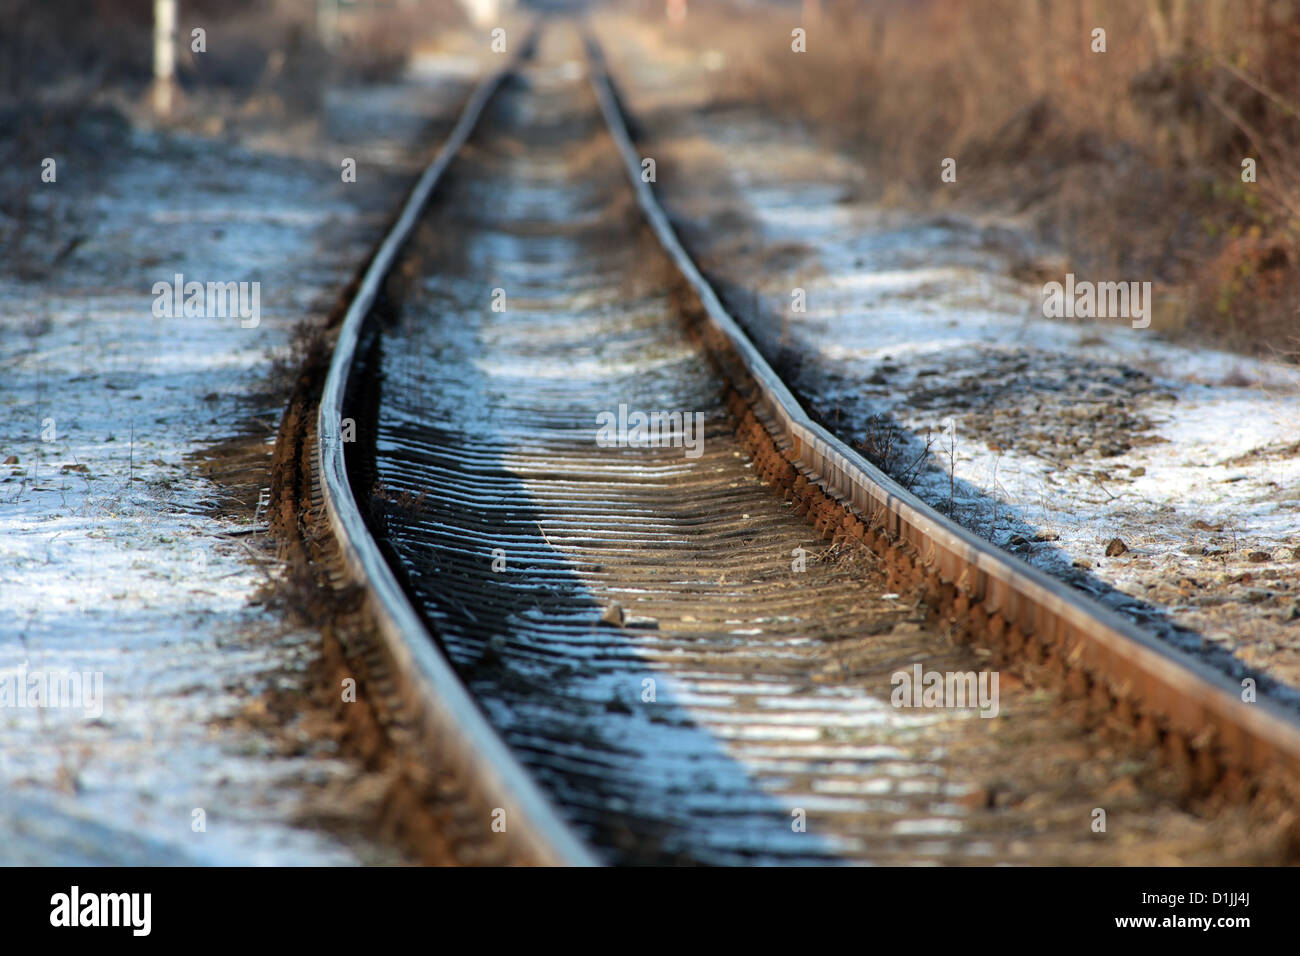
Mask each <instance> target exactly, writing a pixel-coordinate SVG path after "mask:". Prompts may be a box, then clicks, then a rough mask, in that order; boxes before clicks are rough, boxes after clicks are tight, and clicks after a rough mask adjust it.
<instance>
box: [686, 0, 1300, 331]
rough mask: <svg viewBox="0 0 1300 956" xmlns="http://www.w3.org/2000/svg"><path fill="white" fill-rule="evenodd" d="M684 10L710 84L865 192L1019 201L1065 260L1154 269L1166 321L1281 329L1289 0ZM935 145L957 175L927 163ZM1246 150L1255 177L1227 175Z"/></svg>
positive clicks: (997, 204)
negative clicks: (833, 155) (714, 58)
mask: <svg viewBox="0 0 1300 956" xmlns="http://www.w3.org/2000/svg"><path fill="white" fill-rule="evenodd" d="M812 6H814V5H813V4H806V5H805V7H806V8H811V7H812ZM692 16H693V17H694V18H695V19H694V22H693V30H692V33H693V34H694V35H695V36H696V37H699V38H700V40H699V42H700V43H701V45H704V44H707V45H708V46H711V47H718V46H721V47H723V48H724V49H725V52H726V53H727V57H728V62H730V63H732V64H734V65H735V66H734V69H733V70H732V71H731V77H730V79H731V84H732V85H731V86H730V87H729V88H727V89H720V90H719V93H718V95H719V97H720V98H735V97H744V98H747V99H749V100H754V99H757V101H758V103H759V104H760V105H761V106H762V107H763V108H765V109H771V110H774V111H777V112H780V113H784V114H786V115H789V116H792V117H797V118H800V119H802V120H803V121H805V122H806V123H807V124H808V126H809V127H810V128H811V129H812V130H813V131H815V132H817V133H819V134H821V135H823V136H825V137H827V138H829V139H832V140H834V142H835V144H836V145H837V146H839V147H841V148H845V149H847V150H848V151H850V152H851V153H853V154H854V155H855V156H857V157H858V158H860V159H861V160H862V161H863V162H864V163H865V164H866V165H867V167H868V168H869V169H870V170H871V171H872V173H873V181H874V182H875V183H877V184H878V187H877V190H876V197H875V198H878V199H883V200H885V201H892V202H903V203H908V204H922V205H928V206H936V207H941V206H949V205H956V206H965V207H967V208H978V209H981V210H994V211H1000V212H1008V213H1013V214H1018V215H1024V216H1026V217H1027V218H1028V220H1029V221H1030V222H1031V223H1032V224H1033V225H1034V226H1035V227H1036V228H1037V229H1038V230H1039V231H1040V232H1041V234H1042V235H1044V236H1045V237H1046V238H1048V239H1049V240H1051V241H1052V242H1054V243H1057V244H1059V246H1060V247H1061V248H1063V249H1064V250H1065V251H1066V252H1067V253H1068V255H1069V257H1070V259H1071V260H1072V261H1071V267H1072V268H1076V269H1079V270H1085V271H1090V272H1094V273H1098V274H1104V275H1106V276H1108V277H1109V276H1114V277H1116V278H1119V277H1123V278H1140V279H1151V280H1153V281H1155V282H1156V283H1157V285H1158V286H1159V287H1160V288H1162V289H1163V294H1162V297H1161V298H1162V300H1163V302H1164V308H1163V309H1162V312H1163V314H1158V315H1157V322H1158V323H1161V324H1163V325H1165V326H1166V327H1167V328H1168V327H1184V328H1186V329H1187V330H1188V331H1190V332H1192V333H1195V334H1197V335H1200V336H1202V337H1211V338H1213V339H1214V340H1215V341H1217V342H1220V343H1223V344H1228V345H1231V346H1233V347H1235V348H1239V349H1243V350H1246V351H1273V352H1278V351H1287V350H1293V349H1294V343H1295V336H1296V334H1297V332H1296V330H1297V328H1298V327H1300V322H1298V320H1297V316H1296V311H1295V306H1294V304H1293V303H1294V302H1295V301H1296V293H1297V292H1300V277H1298V276H1297V269H1296V267H1297V264H1300V123H1298V122H1297V109H1298V108H1300V9H1298V8H1297V5H1296V4H1295V3H1293V2H1290V0H1147V2H1143V3H1133V2H1131V0H979V2H962V0H875V2H872V3H870V4H865V3H855V2H850V0H822V2H821V3H820V16H817V17H813V16H811V15H810V14H801V13H800V10H799V8H798V7H796V6H794V5H787V6H786V7H784V8H783V9H775V8H771V7H767V8H762V7H754V6H752V5H743V6H737V7H734V8H731V9H727V8H726V7H723V8H717V7H715V8H712V9H711V11H710V12H707V13H706V12H704V11H703V10H698V11H695V12H693V13H692ZM708 18H714V22H713V23H712V24H710V23H708V22H706V20H707V19H708ZM805 20H806V22H804V21H805ZM795 26H802V27H804V28H806V29H807V33H808V41H807V43H808V52H807V53H805V54H802V55H799V54H793V53H792V52H791V49H790V44H791V35H790V31H791V29H792V28H793V27H795ZM1095 28H1103V29H1104V30H1105V31H1106V34H1105V44H1106V49H1105V52H1104V53H1102V52H1094V50H1093V48H1092V47H1093V43H1094V36H1093V30H1094V29H1095ZM945 157H953V158H955V159H956V160H957V164H958V182H957V184H956V185H953V184H945V183H942V182H941V181H940V164H941V161H942V160H943V159H944V158H945ZM1246 158H1253V159H1255V160H1256V161H1257V176H1258V181H1257V182H1256V183H1243V182H1242V178H1241V177H1242V161H1243V159H1246Z"/></svg>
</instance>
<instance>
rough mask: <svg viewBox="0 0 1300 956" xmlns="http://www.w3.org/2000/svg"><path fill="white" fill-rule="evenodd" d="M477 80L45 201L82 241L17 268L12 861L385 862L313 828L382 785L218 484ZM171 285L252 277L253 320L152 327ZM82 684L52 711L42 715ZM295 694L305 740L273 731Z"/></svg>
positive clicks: (424, 86) (119, 148) (357, 841)
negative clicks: (214, 463) (312, 676)
mask: <svg viewBox="0 0 1300 956" xmlns="http://www.w3.org/2000/svg"><path fill="white" fill-rule="evenodd" d="M478 69H479V64H478V63H476V62H475V61H474V60H466V59H458V58H451V57H443V58H438V59H430V60H426V61H422V62H421V63H420V64H419V68H418V69H416V70H413V71H412V73H411V75H410V76H409V77H408V78H407V80H406V81H404V82H402V83H399V84H393V85H390V86H384V87H371V88H367V89H365V90H338V91H335V92H334V93H333V94H332V95H331V97H330V101H329V102H330V107H329V111H328V114H327V118H328V123H326V124H325V128H326V131H325V132H322V133H317V134H316V135H309V136H306V137H304V136H301V135H299V136H296V137H283V136H277V135H275V134H271V133H264V134H262V135H258V136H255V137H251V138H245V139H244V140H243V142H242V143H240V142H232V141H229V140H223V139H219V138H217V139H207V138H198V137H194V136H189V135H179V134H177V135H172V134H166V133H159V132H153V131H148V130H143V129H136V130H133V131H131V132H130V133H129V134H128V135H126V136H125V138H124V139H123V140H122V141H121V142H120V143H118V144H116V146H115V147H114V152H113V153H112V154H111V155H108V156H99V157H96V158H95V161H96V162H98V163H100V164H101V167H102V168H101V175H100V176H99V177H98V178H97V184H98V186H100V187H102V188H96V189H94V190H93V191H91V190H90V189H88V188H87V187H86V186H85V185H84V184H82V183H79V182H78V175H77V173H78V170H79V168H82V169H84V168H85V167H87V166H89V165H91V162H92V160H91V157H89V156H77V155H73V156H66V157H63V156H61V157H59V162H60V167H59V177H58V181H57V183H56V184H51V185H45V186H42V185H39V184H38V185H37V186H36V187H35V188H36V189H37V190H40V189H46V190H55V189H58V190H67V191H68V193H65V194H64V195H63V196H62V197H60V201H61V202H62V203H63V204H64V205H65V206H66V205H67V204H69V203H71V205H73V206H74V207H75V208H76V209H77V214H76V215H75V217H74V218H75V220H76V221H77V223H78V228H79V229H80V230H82V232H83V233H84V235H83V238H82V240H81V242H80V244H79V245H77V246H76V249H75V252H73V253H72V254H71V255H70V256H68V257H66V258H65V259H64V260H63V261H62V262H61V263H60V264H58V265H57V266H56V267H54V268H53V270H52V271H51V272H50V273H49V274H48V275H47V276H46V277H44V278H43V279H41V280H39V281H36V280H30V279H20V278H17V277H15V276H13V275H11V274H9V273H6V272H5V271H4V270H3V268H2V267H0V409H3V413H4V414H3V419H2V420H0V461H6V463H5V464H3V465H0V609H2V611H0V794H2V795H3V796H0V863H41V864H54V863H59V864H79V863H155V864H157V863H205V864H208V863H210V864H264V863H275V864H305V863H313V864H324V863H331V864H332V863H350V862H358V861H372V862H373V861H384V860H390V859H393V858H394V857H393V854H392V851H391V850H386V849H384V848H382V847H377V846H373V845H370V844H369V843H368V842H367V841H365V840H364V839H363V838H361V837H359V836H357V835H355V834H353V835H347V834H346V833H343V832H338V833H336V832H335V831H334V830H333V829H332V828H331V827H329V826H316V827H313V828H311V829H308V828H306V827H305V826H304V825H303V824H304V820H307V819H309V818H310V819H313V820H316V821H320V820H322V819H325V820H331V819H332V820H340V819H344V818H346V817H347V816H348V812H349V810H350V809H351V808H355V805H356V801H357V800H358V799H361V797H359V795H358V794H359V792H360V791H364V790H365V785H364V782H359V781H358V779H357V778H359V777H360V776H362V775H361V773H360V771H359V770H358V768H357V767H355V766H354V765H352V764H350V763H347V762H345V761H343V760H341V759H339V758H338V757H337V756H336V755H335V754H334V753H333V752H332V750H331V749H330V745H329V743H328V739H329V738H328V735H322V734H320V733H318V732H314V731H318V730H319V728H314V727H313V726H311V724H310V720H311V719H312V717H311V714H310V710H311V709H310V708H309V707H308V706H306V701H305V700H304V699H303V692H304V689H305V687H306V686H307V679H306V673H307V671H308V669H309V667H310V666H311V664H312V662H313V661H314V660H315V658H316V654H317V644H318V640H317V638H316V637H315V635H313V634H311V633H307V632H304V631H302V630H297V629H294V628H291V627H288V626H287V625H286V624H285V623H284V621H283V615H282V614H280V613H278V612H276V611H274V610H272V609H270V608H267V607H265V606H263V603H262V602H263V599H264V597H265V596H266V595H267V594H268V593H269V589H268V588H267V587H266V586H267V585H268V584H269V583H271V580H272V578H273V576H274V575H276V574H277V573H278V571H277V569H276V565H275V563H274V560H273V558H274V554H273V553H270V552H269V548H268V544H267V540H266V538H265V531H266V522H265V519H264V516H263V515H262V514H261V513H260V509H257V508H256V507H253V508H245V507H244V506H243V505H244V503H242V502H238V501H231V500H227V499H226V497H225V495H226V492H225V491H224V490H223V488H222V486H219V485H217V484H214V483H212V482H210V481H208V480H206V479H205V478H204V477H202V475H201V474H200V471H201V468H200V464H201V461H202V459H203V457H204V456H203V452H204V450H205V449H206V448H208V447H210V446H212V445H213V444H214V443H216V442H218V441H221V440H226V439H231V438H235V437H237V436H239V435H241V434H249V433H252V434H256V435H264V436H265V440H266V441H267V442H268V443H269V442H270V441H271V440H272V439H273V434H274V427H275V425H276V422H277V420H278V416H279V412H280V408H279V407H278V404H277V399H276V397H275V395H274V394H272V393H270V392H269V391H268V386H267V371H268V367H269V365H270V360H271V358H272V357H273V356H276V355H281V354H283V353H284V352H285V349H286V346H287V344H288V342H289V333H290V330H291V329H292V327H293V325H294V324H295V323H296V322H297V321H298V320H299V319H301V318H303V317H306V316H310V315H320V314H321V313H322V312H323V311H324V310H326V309H327V308H328V306H329V304H330V303H331V302H332V300H333V298H334V296H336V295H337V293H338V291H339V290H340V289H341V288H342V286H343V285H344V284H345V283H346V282H347V280H348V279H349V278H350V276H351V274H352V272H353V270H354V269H355V268H356V266H357V265H358V263H359V262H360V261H361V259H362V257H363V256H364V254H365V252H366V250H367V249H368V248H369V245H370V244H371V243H372V242H374V241H375V239H376V238H377V236H378V233H379V230H380V228H381V227H382V225H383V224H384V222H385V221H386V220H387V218H388V216H389V215H390V211H391V209H392V208H393V204H394V203H395V201H396V200H397V198H398V196H399V193H398V190H399V188H400V187H402V186H403V185H404V184H405V183H406V182H407V180H408V176H409V174H410V173H411V171H412V170H413V169H414V168H415V167H414V165H413V163H414V160H416V159H417V158H418V156H419V154H420V153H421V152H422V151H423V150H422V149H421V150H417V149H416V148H415V147H416V146H417V145H418V146H420V147H427V146H429V145H430V143H429V140H428V136H429V135H430V126H429V123H430V120H431V119H432V118H436V117H443V116H446V115H450V114H451V113H452V111H453V110H454V109H455V108H456V106H457V105H458V104H459V102H460V100H461V98H462V97H463V96H464V95H465V92H466V90H467V88H468V84H469V82H470V81H471V79H472V76H473V74H474V73H476V72H477V71H478ZM86 148H87V149H88V150H89V149H92V148H93V144H91V145H88V146H87V147H86ZM343 157H353V158H355V159H356V160H357V163H358V175H357V182H356V183H348V184H345V183H343V182H342V181H341V176H340V163H341V162H342V159H343ZM33 179H34V181H35V180H36V177H35V176H34V177H33ZM69 193H70V195H69ZM50 195H51V196H52V195H53V194H52V193H51V194H50ZM37 199H38V201H48V199H47V198H45V197H43V196H41V194H38V196H37ZM177 273H180V274H183V275H184V276H185V279H186V281H190V280H197V281H201V282H208V281H220V282H239V281H250V282H251V281H256V282H259V283H260V311H261V314H260V321H259V322H258V323H257V324H256V326H255V327H247V328H246V327H243V326H244V325H248V324H251V323H248V322H241V320H240V318H238V317H225V318H223V317H205V318H199V317H189V318H185V317H177V318H167V317H157V316H155V314H154V310H153V304H154V295H153V292H152V290H153V285H154V283H156V282H160V281H162V282H169V281H171V280H172V278H173V276H174V275H175V274H177ZM72 674H76V675H82V676H83V681H84V682H83V684H82V687H81V688H80V693H75V692H74V693H72V694H70V695H69V696H68V697H66V698H65V699H64V700H62V701H61V704H62V705H61V706H52V704H54V703H55V701H54V700H53V698H52V696H51V697H49V698H47V699H46V700H44V701H38V700H36V699H35V698H34V697H32V696H31V694H32V688H33V687H35V686H46V685H48V684H49V683H50V682H51V681H54V682H58V681H63V680H65V679H67V678H69V676H70V675H72ZM20 688H21V689H26V690H27V691H28V694H27V695H26V696H23V695H18V694H15V693H14V691H15V690H17V689H20ZM96 688H98V689H99V692H98V693H96V692H95V691H96ZM64 689H65V690H71V688H69V687H68V686H67V685H64ZM6 690H7V691H8V693H7V694H6ZM285 700H287V701H290V702H291V703H290V705H289V711H290V716H289V717H288V719H287V722H286V721H285V720H282V719H280V716H279V714H277V715H274V716H272V715H270V714H268V706H269V704H268V702H273V701H280V702H283V701H285ZM295 700H302V702H303V706H302V707H301V708H300V710H301V713H297V712H296V710H295V708H294V706H293V705H292V702H293V701H295ZM38 703H39V704H44V706H35V705H36V704H38ZM199 811H202V814H201V819H202V821H203V825H204V828H203V829H200V828H199V827H198V821H199V819H200V814H199ZM343 829H344V830H345V829H346V828H343Z"/></svg>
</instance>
